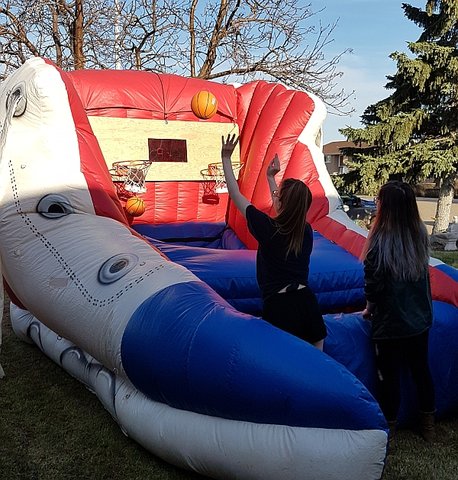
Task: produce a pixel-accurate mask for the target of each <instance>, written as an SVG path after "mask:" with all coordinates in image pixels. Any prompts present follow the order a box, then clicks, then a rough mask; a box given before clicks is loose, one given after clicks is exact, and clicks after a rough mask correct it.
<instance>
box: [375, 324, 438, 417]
mask: <svg viewBox="0 0 458 480" xmlns="http://www.w3.org/2000/svg"><path fill="white" fill-rule="evenodd" d="M428 338H429V332H428V331H426V332H424V333H422V334H420V335H416V336H414V337H409V338H400V339H393V340H376V341H375V348H376V364H377V370H378V377H379V388H378V390H379V391H378V397H379V398H378V401H379V403H380V407H381V408H382V411H383V413H384V415H385V417H386V419H387V420H388V421H392V420H396V417H397V415H398V411H399V406H400V404H401V370H402V369H403V367H407V368H408V370H409V371H410V373H411V374H412V379H413V381H414V383H415V386H416V389H417V396H418V406H419V408H420V411H422V412H433V411H434V410H435V399H434V385H433V380H432V377H431V372H430V369H429V364H428Z"/></svg>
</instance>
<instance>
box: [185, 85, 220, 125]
mask: <svg viewBox="0 0 458 480" xmlns="http://www.w3.org/2000/svg"><path fill="white" fill-rule="evenodd" d="M191 109H192V111H193V112H194V115H195V116H196V117H199V118H201V119H202V120H207V119H209V118H211V117H213V115H214V114H215V113H216V111H217V110H218V100H216V97H215V96H214V95H213V93H211V92H207V91H206V90H201V91H200V92H197V93H196V94H195V95H194V96H193V97H192V100H191Z"/></svg>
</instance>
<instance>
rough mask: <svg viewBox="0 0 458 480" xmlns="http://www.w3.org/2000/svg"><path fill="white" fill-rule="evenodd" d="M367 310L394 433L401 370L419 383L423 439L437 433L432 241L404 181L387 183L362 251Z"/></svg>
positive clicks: (383, 402)
mask: <svg viewBox="0 0 458 480" xmlns="http://www.w3.org/2000/svg"><path fill="white" fill-rule="evenodd" d="M363 258H364V273H365V294H366V301H367V303H366V309H365V310H364V311H363V317H364V318H366V319H368V320H371V322H372V338H373V340H374V343H375V349H376V364H377V369H378V377H379V379H380V391H379V402H380V406H381V408H382V410H383V412H384V414H385V417H386V419H387V420H388V423H389V425H390V432H391V434H393V432H394V429H395V426H396V418H397V415H398V410H399V406H400V402H401V397H400V377H401V369H402V367H403V366H406V367H407V368H408V369H409V370H410V373H411V374H412V379H413V381H414V383H415V385H416V388H417V396H418V404H419V409H420V428H421V434H422V436H423V438H424V439H425V440H427V441H430V440H432V439H433V438H434V412H435V400H434V385H433V381H432V377H431V372H430V369H429V364H428V334H429V329H430V327H431V324H432V302H431V288H430V283H429V273H428V260H429V240H428V234H427V231H426V228H425V225H424V224H423V222H422V221H421V219H420V215H419V212H418V207H417V202H416V198H415V194H414V191H413V189H412V188H411V187H410V186H409V185H408V184H407V183H404V182H398V181H392V182H388V183H387V184H385V185H383V186H382V187H381V189H380V192H379V194H378V197H377V215H376V218H375V222H374V224H373V226H372V228H371V230H370V232H369V235H368V237H367V241H366V245H365V248H364V251H363Z"/></svg>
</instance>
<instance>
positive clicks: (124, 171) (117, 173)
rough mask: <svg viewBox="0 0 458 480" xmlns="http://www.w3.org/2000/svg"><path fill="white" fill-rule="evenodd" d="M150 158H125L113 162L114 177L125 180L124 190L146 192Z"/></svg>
mask: <svg viewBox="0 0 458 480" xmlns="http://www.w3.org/2000/svg"><path fill="white" fill-rule="evenodd" d="M151 163H152V162H150V161H149V160H124V161H119V162H114V163H113V165H112V166H113V168H112V177H113V178H114V177H116V180H118V181H119V180H120V181H121V182H123V184H124V185H123V186H124V190H126V191H127V192H132V193H145V192H146V185H145V179H146V175H147V173H148V170H149V167H150V166H151Z"/></svg>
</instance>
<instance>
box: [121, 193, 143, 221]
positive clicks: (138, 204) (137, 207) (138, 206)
mask: <svg viewBox="0 0 458 480" xmlns="http://www.w3.org/2000/svg"><path fill="white" fill-rule="evenodd" d="M125 209H126V212H127V213H128V214H129V215H131V216H132V217H139V216H140V215H143V214H144V213H145V210H146V206H145V202H144V201H143V200H142V199H141V198H139V197H131V198H129V199H128V200H127V202H126V206H125Z"/></svg>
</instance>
